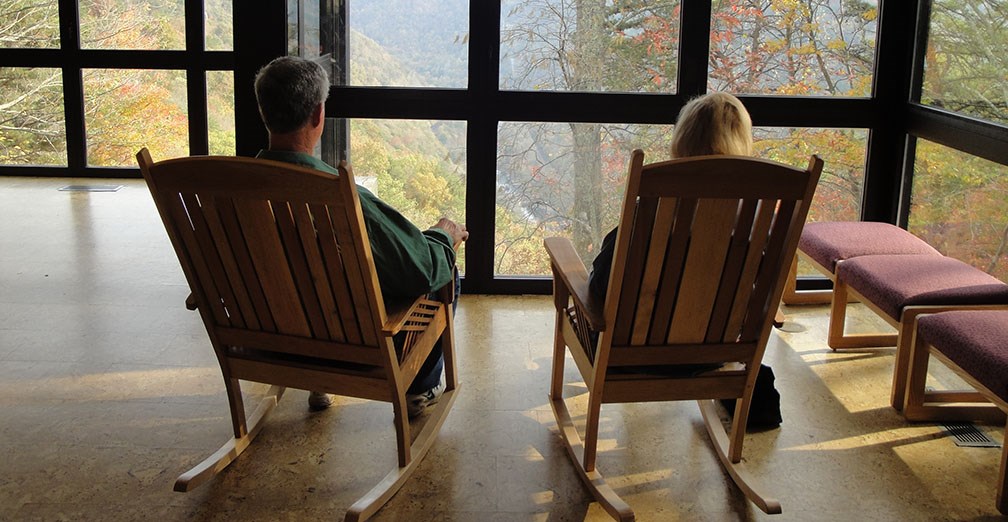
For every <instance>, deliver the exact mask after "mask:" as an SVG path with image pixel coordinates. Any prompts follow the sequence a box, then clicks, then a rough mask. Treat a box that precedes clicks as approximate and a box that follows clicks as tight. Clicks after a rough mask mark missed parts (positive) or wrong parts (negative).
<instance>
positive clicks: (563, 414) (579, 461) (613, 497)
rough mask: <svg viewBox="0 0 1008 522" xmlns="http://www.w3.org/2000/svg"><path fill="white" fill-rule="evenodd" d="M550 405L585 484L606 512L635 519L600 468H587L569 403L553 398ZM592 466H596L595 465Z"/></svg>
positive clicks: (626, 519) (612, 515)
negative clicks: (607, 481) (600, 471)
mask: <svg viewBox="0 0 1008 522" xmlns="http://www.w3.org/2000/svg"><path fill="white" fill-rule="evenodd" d="M550 406H552V407H553V416H554V417H556V421H557V427H559V428H560V435H561V436H562V438H563V441H564V446H565V447H566V448H567V453H568V454H569V455H570V457H571V461H572V462H573V463H574V467H575V468H577V471H578V476H579V477H581V480H582V481H583V482H584V483H585V486H587V487H588V490H589V491H591V494H592V496H593V497H595V500H597V501H598V503H599V504H600V505H601V506H602V508H603V509H605V510H606V513H609V515H610V516H611V517H613V518H614V519H616V520H620V521H624V522H626V521H631V520H634V512H633V510H632V509H630V506H629V505H628V504H627V503H626V502H624V501H623V499H622V498H620V496H619V495H617V494H616V492H615V491H613V489H612V488H611V487H609V484H608V483H606V480H605V477H603V476H602V474H601V473H599V471H598V469H592V470H591V471H587V470H586V469H585V464H584V460H583V456H584V444H582V442H581V436H580V435H578V432H577V428H575V427H574V421H572V420H571V416H570V411H568V410H567V405H566V404H565V403H564V401H563V398H562V397H555V398H551V400H550ZM592 467H593V468H594V466H592Z"/></svg>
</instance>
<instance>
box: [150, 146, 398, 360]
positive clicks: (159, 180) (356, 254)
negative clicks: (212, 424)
mask: <svg viewBox="0 0 1008 522" xmlns="http://www.w3.org/2000/svg"><path fill="white" fill-rule="evenodd" d="M285 173H286V174H289V175H288V176H285V175H284V174H285ZM149 182H150V183H151V186H152V187H156V193H155V197H156V199H157V203H158V207H159V209H160V211H161V212H162V214H163V216H166V217H167V219H166V224H167V223H170V227H168V229H169V235H172V236H174V239H175V240H174V241H173V244H174V245H175V248H176V252H177V254H178V256H179V259H180V262H181V263H182V266H183V271H184V272H185V273H186V276H187V278H189V280H190V286H191V287H192V288H193V289H194V293H195V294H196V301H197V303H198V308H199V309H200V310H201V313H203V314H205V317H204V318H205V320H206V321H205V322H206V324H207V327H208V331H210V335H211V336H216V337H217V338H219V339H220V340H221V341H223V342H222V343H220V344H221V349H222V350H224V351H225V352H226V353H221V354H218V355H219V356H224V357H225V358H228V357H232V356H234V357H239V358H242V359H245V360H248V359H259V360H266V359H275V358H277V357H280V358H281V359H282V358H283V357H285V356H293V357H294V359H291V360H290V361H291V364H297V365H300V366H304V365H305V364H307V362H306V361H303V360H297V359H296V358H297V357H307V358H311V363H312V364H321V365H323V366H326V365H331V366H333V367H338V366H339V365H346V364H355V365H362V364H363V365H367V366H370V367H371V368H370V370H368V369H366V368H359V367H355V371H356V372H357V373H361V372H363V373H370V374H371V375H372V376H377V375H379V374H382V373H384V371H385V368H386V361H383V359H384V357H383V353H382V351H383V349H384V348H386V347H385V346H384V345H383V343H382V342H381V341H382V339H383V336H382V330H381V328H382V325H383V324H384V322H385V320H386V317H387V316H386V311H385V306H384V302H383V301H382V296H381V293H380V292H379V291H378V288H379V287H378V281H377V277H376V276H375V274H374V272H373V271H371V270H369V269H368V267H369V266H370V265H371V264H372V261H371V250H370V245H369V244H368V243H367V242H366V241H365V240H364V238H366V230H365V229H364V227H363V218H362V217H361V210H360V203H359V200H358V199H357V197H356V192H355V191H347V190H340V187H339V185H338V184H340V183H353V177H352V173H350V172H348V171H347V175H341V176H338V177H337V176H332V175H329V174H326V173H322V172H317V171H313V170H310V169H304V168H301V167H298V166H295V165H290V164H285V163H278V162H271V161H266V160H248V159H243V158H228V159H224V158H184V159H180V160H168V161H163V162H159V163H157V164H156V165H154V166H152V168H151V169H150V172H149ZM236 187H241V188H240V189H236ZM238 341H240V342H238ZM320 342H321V343H320ZM231 346H241V347H242V349H241V350H238V351H237V352H236V351H234V349H233V348H231ZM251 351H254V352H255V353H252V352H251ZM231 368H232V370H234V369H236V368H238V365H231ZM232 377H236V378H245V377H243V376H242V375H232Z"/></svg>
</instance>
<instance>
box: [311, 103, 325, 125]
mask: <svg viewBox="0 0 1008 522" xmlns="http://www.w3.org/2000/svg"><path fill="white" fill-rule="evenodd" d="M324 119H325V102H322V103H320V104H318V105H316V106H315V110H313V111H312V114H311V123H312V127H318V126H319V125H322V123H323V120H324Z"/></svg>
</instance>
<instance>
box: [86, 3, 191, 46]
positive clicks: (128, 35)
mask: <svg viewBox="0 0 1008 522" xmlns="http://www.w3.org/2000/svg"><path fill="white" fill-rule="evenodd" d="M79 5H80V33H81V47H82V48H84V49H185V14H184V10H183V0H81V2H80V4H79Z"/></svg>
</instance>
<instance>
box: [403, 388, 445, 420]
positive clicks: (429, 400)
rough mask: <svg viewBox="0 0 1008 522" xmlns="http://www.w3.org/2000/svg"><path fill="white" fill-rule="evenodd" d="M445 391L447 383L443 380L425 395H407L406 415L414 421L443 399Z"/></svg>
mask: <svg viewBox="0 0 1008 522" xmlns="http://www.w3.org/2000/svg"><path fill="white" fill-rule="evenodd" d="M444 391H445V382H444V380H441V381H440V382H438V383H437V385H436V386H434V387H433V388H431V389H429V390H427V391H425V392H423V393H420V394H417V395H413V394H411V393H407V394H406V413H407V414H408V415H409V418H411V419H412V418H414V417H416V416H418V415H420V414H421V413H423V412H424V410H425V409H427V407H428V406H432V405H434V404H437V401H438V400H440V399H441V395H443V394H444Z"/></svg>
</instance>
